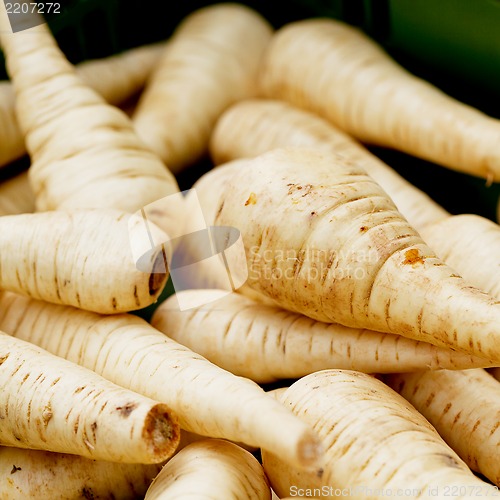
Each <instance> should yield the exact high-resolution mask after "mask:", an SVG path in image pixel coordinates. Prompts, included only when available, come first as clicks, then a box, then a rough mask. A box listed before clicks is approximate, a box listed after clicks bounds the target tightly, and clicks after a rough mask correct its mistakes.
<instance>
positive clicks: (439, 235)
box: [420, 214, 500, 300]
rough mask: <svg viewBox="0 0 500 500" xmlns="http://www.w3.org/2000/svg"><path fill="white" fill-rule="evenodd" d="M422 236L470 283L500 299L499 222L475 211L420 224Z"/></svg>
mask: <svg viewBox="0 0 500 500" xmlns="http://www.w3.org/2000/svg"><path fill="white" fill-rule="evenodd" d="M420 234H421V235H422V238H423V239H424V240H425V241H426V242H427V243H428V244H429V246H431V247H432V248H433V249H435V250H436V252H437V253H438V255H439V257H440V258H441V259H443V260H444V261H445V262H446V264H448V265H449V266H450V267H452V268H453V269H456V270H457V272H458V273H460V275H461V276H463V277H464V279H465V280H467V281H468V282H469V283H470V284H472V285H474V286H476V287H478V288H480V289H481V290H484V291H485V292H488V293H489V294H490V295H492V296H493V297H496V298H497V299H499V300H500V226H499V225H498V224H495V223H494V222H492V221H491V220H489V219H486V218H484V217H481V216H479V215H473V214H461V215H454V216H452V217H448V218H447V219H444V220H442V221H438V222H435V223H433V224H430V225H429V226H426V227H423V228H420Z"/></svg>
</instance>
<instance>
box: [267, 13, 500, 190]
mask: <svg viewBox="0 0 500 500" xmlns="http://www.w3.org/2000/svg"><path fill="white" fill-rule="evenodd" d="M261 68H262V69H261V73H260V84H261V89H262V92H263V93H264V94H265V95H266V96H268V97H274V98H277V99H283V100H287V101H290V102H292V103H293V104H295V105H297V106H299V107H303V108H305V109H308V110H310V111H314V112H315V113H317V114H319V115H321V116H324V117H325V118H327V119H328V120H330V121H331V122H332V123H335V124H336V125H338V126H339V127H341V128H342V129H343V130H345V131H346V132H348V133H349V134H351V135H353V136H354V137H357V138H358V139H360V140H362V141H364V142H368V143H372V144H379V145H382V146H389V147H393V148H396V149H401V150H403V151H406V152H407V153H410V154H413V155H415V156H420V157H422V158H425V159H427V160H431V161H433V162H435V163H439V164H442V165H444V166H446V167H450V168H453V169H455V170H459V171H462V172H467V173H469V174H472V175H476V176H479V177H483V178H487V179H489V180H495V181H498V180H500V156H499V154H498V152H497V150H498V147H497V145H498V141H499V139H500V122H499V121H498V120H496V119H494V118H491V117H489V116H486V115H485V114H483V113H481V112H480V111H478V110H476V109H474V108H472V107H470V106H467V105H465V104H462V103H460V102H458V101H456V100H454V99H452V98H451V97H449V96H447V95H446V94H444V93H443V92H441V91H440V90H438V89H437V88H436V87H434V86H432V85H431V84H430V83H428V82H425V81H424V80H421V79H419V78H417V77H415V76H413V75H411V74H410V73H408V72H407V71H406V70H404V69H403V68H402V67H401V66H399V65H398V64H397V63H396V62H395V61H394V60H393V59H391V58H390V57H389V56H388V55H387V53H386V52H384V51H383V49H382V48H381V47H380V46H379V45H377V44H376V43H375V42H374V41H373V40H371V39H370V38H368V36H366V35H365V34H363V33H362V32H361V31H360V30H358V29H356V28H354V27H352V26H349V25H347V24H344V23H342V22H339V21H334V20H332V19H309V20H304V21H299V22H296V23H291V24H288V25H287V26H285V27H284V28H282V29H281V30H279V31H278V32H277V33H276V35H275V36H274V38H273V40H272V42H271V44H270V46H269V48H268V50H267V51H266V55H265V58H264V61H263V64H262V66H261Z"/></svg>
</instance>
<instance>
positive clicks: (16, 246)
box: [0, 210, 171, 313]
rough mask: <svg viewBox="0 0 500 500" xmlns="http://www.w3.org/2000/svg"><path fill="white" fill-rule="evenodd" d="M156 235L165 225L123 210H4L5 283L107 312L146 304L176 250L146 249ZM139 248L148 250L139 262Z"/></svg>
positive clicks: (0, 220) (0, 231)
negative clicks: (18, 212)
mask: <svg viewBox="0 0 500 500" xmlns="http://www.w3.org/2000/svg"><path fill="white" fill-rule="evenodd" d="M151 241H155V242H160V243H161V242H163V241H164V233H163V232H162V231H160V230H159V229H158V228H156V227H155V226H154V225H153V224H149V225H148V226H147V227H146V226H145V225H144V221H143V220H141V219H140V218H135V217H133V216H130V215H128V214H124V213H122V212H119V211H116V210H73V211H68V212H58V211H56V212H44V213H38V214H26V215H11V216H4V217H0V288H3V289H6V290H11V291H15V292H18V293H23V294H26V295H30V296H31V297H34V298H37V299H42V300H45V301H48V302H54V303H56V304H66V305H72V306H75V307H79V308H82V309H88V310H90V311H96V312H101V313H118V312H124V311H131V310H135V309H141V308H143V307H145V306H147V305H150V304H152V303H153V302H155V301H156V300H157V298H158V296H159V295H160V293H161V291H162V290H163V288H164V286H165V284H166V281H167V269H166V265H165V260H167V259H168V257H169V255H170V252H171V250H170V248H169V247H168V246H167V245H166V244H164V245H158V246H156V247H155V248H154V250H152V251H149V253H146V250H150V249H151V246H150V245H151V243H150V242H151ZM134 248H135V249H136V250H138V253H139V254H142V253H144V255H145V257H144V258H143V259H142V260H141V262H140V263H139V264H138V263H136V262H135V260H134V257H133V249H134ZM139 249H144V252H142V251H141V250H139Z"/></svg>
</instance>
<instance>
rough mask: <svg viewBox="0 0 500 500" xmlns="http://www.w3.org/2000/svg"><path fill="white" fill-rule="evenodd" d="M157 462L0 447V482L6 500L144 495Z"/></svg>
mask: <svg viewBox="0 0 500 500" xmlns="http://www.w3.org/2000/svg"><path fill="white" fill-rule="evenodd" d="M160 470H161V465H157V464H151V465H143V464H121V463H114V462H103V461H101V460H99V461H96V460H90V459H88V458H84V457H80V456H77V455H68V454H63V453H51V452H48V451H36V450H23V449H20V448H9V447H0V484H1V485H2V495H3V498H8V499H10V500H26V499H27V498H36V499H37V500H54V499H55V498H57V499H58V500H74V499H75V498H89V499H90V498H120V499H121V500H136V499H137V498H141V497H143V496H144V495H145V493H146V491H147V489H148V487H149V485H150V484H151V481H152V480H153V479H154V477H155V476H156V475H157V474H158V473H159V472H160Z"/></svg>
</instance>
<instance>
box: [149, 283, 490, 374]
mask: <svg viewBox="0 0 500 500" xmlns="http://www.w3.org/2000/svg"><path fill="white" fill-rule="evenodd" d="M179 294H182V302H183V303H184V304H189V303H190V302H192V303H193V304H200V303H201V304H204V305H203V306H198V307H194V308H188V309H187V310H185V311H179V310H178V308H177V307H176V296H172V297H170V298H169V299H167V301H166V302H164V303H163V304H161V305H160V307H159V308H158V309H157V310H156V312H155V314H154V316H153V319H152V321H151V324H152V325H153V326H154V327H156V328H157V329H158V330H160V331H162V332H163V333H165V335H168V336H169V337H171V338H173V339H174V340H176V341H177V342H179V343H180V344H182V345H185V346H186V347H189V348H190V349H192V350H193V351H195V352H197V353H199V354H201V355H202V356H204V357H205V358H207V359H208V360H209V361H211V362H212V363H215V364H216V365H218V366H220V367H222V368H224V369H225V370H228V371H230V372H231V373H234V374H235V375H240V376H243V377H247V378H250V379H252V380H254V381H255V382H258V383H269V382H273V381H275V380H278V379H286V378H290V379H293V378H300V377H303V376H305V375H308V374H309V373H313V372H315V371H319V370H324V369H327V368H339V369H351V370H357V371H362V372H366V373H391V372H392V373H395V372H407V371H416V370H429V369H432V370H433V369H440V368H452V369H464V368H471V367H482V366H485V365H486V366H488V365H490V363H489V362H488V360H486V359H484V358H475V357H473V356H469V355H467V354H463V353H460V352H455V351H452V350H450V349H443V348H439V347H435V346H433V345H431V344H427V343H425V342H418V341H415V340H410V339H406V338H404V337H401V336H399V335H391V334H388V333H379V332H374V331H370V330H363V329H361V328H357V329H356V328H348V327H345V326H340V325H335V324H327V323H321V322H318V321H315V320H313V319H310V318H307V317H306V316H302V315H300V314H296V313H290V312H288V311H284V310H282V309H279V308H277V307H272V306H267V305H263V304H259V303H257V302H254V301H252V300H250V299H248V298H246V297H243V296H242V295H239V294H231V295H226V292H225V291H224V290H188V291H184V292H179V293H178V294H177V295H179ZM200 297H202V298H203V300H201V299H200Z"/></svg>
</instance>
